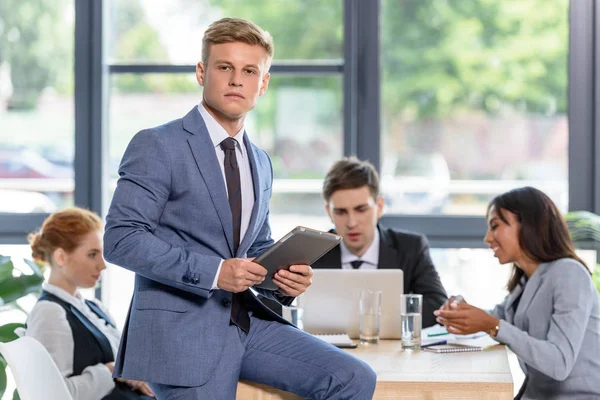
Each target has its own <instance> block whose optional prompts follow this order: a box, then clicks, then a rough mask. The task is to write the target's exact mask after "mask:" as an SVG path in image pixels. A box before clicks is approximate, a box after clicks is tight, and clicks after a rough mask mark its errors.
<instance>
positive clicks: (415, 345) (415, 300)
mask: <svg viewBox="0 0 600 400" xmlns="http://www.w3.org/2000/svg"><path fill="white" fill-rule="evenodd" d="M400 301H401V304H400V318H401V320H402V332H401V335H402V348H403V349H404V350H419V349H420V348H421V318H422V317H421V315H422V312H423V295H421V294H403V295H402V296H401V298H400Z"/></svg>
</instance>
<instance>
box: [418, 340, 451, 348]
mask: <svg viewBox="0 0 600 400" xmlns="http://www.w3.org/2000/svg"><path fill="white" fill-rule="evenodd" d="M446 343H448V342H446V341H445V340H440V341H438V342H433V343H427V344H423V345H421V348H424V347H429V346H438V345H440V344H446Z"/></svg>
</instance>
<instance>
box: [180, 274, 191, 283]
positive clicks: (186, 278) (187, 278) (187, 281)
mask: <svg viewBox="0 0 600 400" xmlns="http://www.w3.org/2000/svg"><path fill="white" fill-rule="evenodd" d="M181 280H182V281H183V283H190V277H189V276H187V275H184V276H183V278H181Z"/></svg>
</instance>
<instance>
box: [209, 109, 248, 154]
mask: <svg viewBox="0 0 600 400" xmlns="http://www.w3.org/2000/svg"><path fill="white" fill-rule="evenodd" d="M198 112H200V115H201V116H202V119H203V120H204V124H206V129H207V130H208V134H209V135H210V140H211V141H212V143H213V146H215V147H219V145H220V144H221V142H222V141H223V140H225V139H227V138H228V137H229V134H228V133H227V131H226V130H225V128H223V127H222V126H221V124H219V123H218V122H217V120H216V119H215V117H213V116H212V115H211V114H210V113H209V112H208V110H207V109H206V107H204V104H202V103H200V104H198ZM233 138H234V139H235V140H236V145H237V146H240V150H241V144H242V142H243V140H244V127H243V126H242V128H241V129H240V130H239V131H238V133H236V134H235V136H234V137H233ZM241 153H242V156H243V155H244V152H243V151H242V152H241Z"/></svg>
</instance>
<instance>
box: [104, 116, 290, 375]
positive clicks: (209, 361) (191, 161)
mask: <svg viewBox="0 0 600 400" xmlns="http://www.w3.org/2000/svg"><path fill="white" fill-rule="evenodd" d="M244 143H245V145H246V148H247V150H248V158H249V161H250V167H251V170H252V178H253V184H254V196H255V203H254V208H253V210H252V215H251V218H250V223H249V226H248V229H247V231H246V234H245V236H244V238H243V240H242V242H241V243H240V246H239V248H238V251H237V254H234V253H233V230H232V223H231V211H230V208H229V203H228V200H227V192H226V189H225V182H224V180H223V175H222V172H221V169H220V166H219V164H218V160H217V156H216V153H215V148H214V146H213V143H212V141H211V139H210V136H209V134H208V131H207V129H206V126H205V124H204V121H203V120H202V117H201V115H200V113H199V112H198V110H197V108H196V107H194V108H193V109H192V110H191V111H190V112H189V113H188V114H187V115H186V116H185V117H183V118H182V119H177V120H175V121H172V122H169V123H167V124H165V125H162V126H159V127H156V128H152V129H148V130H144V131H141V132H139V133H138V134H137V135H135V137H134V138H133V139H132V140H131V142H130V143H129V146H128V148H127V150H126V151H125V154H124V156H123V160H122V162H121V166H120V168H119V175H120V178H119V181H118V184H117V188H116V190H115V193H114V197H113V200H112V204H111V206H110V210H109V213H108V216H107V224H106V232H105V235H104V257H105V258H106V260H108V261H109V262H111V263H114V264H117V265H120V266H122V267H124V268H127V269H129V270H132V271H134V272H135V273H136V276H135V288H134V294H133V298H132V302H131V305H130V309H129V315H128V317H127V321H126V325H125V327H124V330H123V336H122V339H121V346H120V349H119V354H118V356H117V360H116V365H115V372H114V375H115V376H117V377H123V378H127V379H137V380H145V381H148V382H154V383H164V384H169V385H177V386H199V385H202V384H204V383H205V382H206V381H208V380H209V379H210V377H211V376H212V373H213V371H214V367H215V365H216V364H217V362H218V360H219V358H220V355H221V352H222V350H223V346H224V341H225V338H226V336H227V335H226V332H227V329H228V326H229V318H230V313H231V297H232V294H231V293H230V292H227V291H224V290H211V287H212V284H213V281H214V278H215V275H216V271H217V268H218V266H219V263H220V261H221V259H228V258H232V257H246V256H247V257H255V256H258V255H259V254H261V253H262V252H263V251H264V250H266V249H267V248H268V247H270V246H271V245H272V243H273V240H272V239H271V230H270V227H269V219H268V217H269V199H270V197H271V183H272V180H273V172H272V167H271V162H270V160H269V157H268V155H267V154H266V153H265V152H264V151H262V150H260V149H259V148H257V147H256V146H255V145H253V144H252V143H251V142H250V140H248V138H247V136H246V135H244ZM262 294H264V295H266V296H267V297H270V298H276V299H277V300H279V301H281V302H282V303H284V304H289V303H291V301H292V300H293V298H290V297H283V296H281V297H279V296H276V295H275V294H274V293H273V292H268V291H266V292H265V293H262ZM246 295H247V296H246V298H247V302H248V304H247V305H248V307H249V308H250V309H253V310H255V314H256V313H261V314H262V317H263V318H266V319H273V320H279V321H280V322H283V323H285V321H284V320H281V319H280V318H279V317H278V316H277V315H275V314H273V313H271V312H270V311H269V310H268V309H266V308H265V307H264V306H263V305H262V303H260V302H259V301H258V300H256V298H255V297H254V296H253V295H252V294H250V292H249V291H248V293H246Z"/></svg>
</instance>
